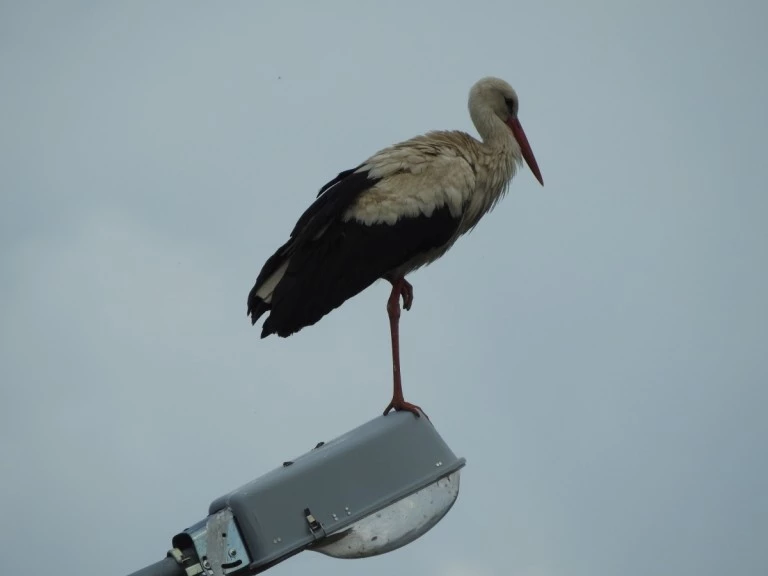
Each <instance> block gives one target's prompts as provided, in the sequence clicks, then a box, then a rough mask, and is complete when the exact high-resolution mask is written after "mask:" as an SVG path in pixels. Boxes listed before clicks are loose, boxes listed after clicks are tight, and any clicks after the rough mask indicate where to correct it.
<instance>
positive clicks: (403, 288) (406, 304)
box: [400, 278, 413, 310]
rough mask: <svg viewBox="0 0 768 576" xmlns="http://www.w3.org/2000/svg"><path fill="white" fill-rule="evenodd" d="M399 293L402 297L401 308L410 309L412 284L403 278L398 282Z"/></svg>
mask: <svg viewBox="0 0 768 576" xmlns="http://www.w3.org/2000/svg"><path fill="white" fill-rule="evenodd" d="M400 295H401V296H402V297H403V308H405V309H406V310H410V309H411V306H412V305H413V285H411V283H410V282H408V280H406V279H405V278H403V280H402V282H401V283H400Z"/></svg>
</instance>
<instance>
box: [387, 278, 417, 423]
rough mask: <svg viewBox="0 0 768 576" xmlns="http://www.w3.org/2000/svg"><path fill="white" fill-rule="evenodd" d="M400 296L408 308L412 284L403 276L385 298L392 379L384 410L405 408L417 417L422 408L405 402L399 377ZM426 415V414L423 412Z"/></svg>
mask: <svg viewBox="0 0 768 576" xmlns="http://www.w3.org/2000/svg"><path fill="white" fill-rule="evenodd" d="M400 296H402V297H403V305H404V306H405V309H406V310H409V309H410V307H411V304H412V303H413V286H411V285H410V283H408V282H407V281H406V280H405V278H398V279H397V280H395V281H394V282H392V292H391V293H390V295H389V300H387V314H388V315H389V331H390V334H391V336H392V376H393V380H394V385H393V391H392V401H391V402H390V403H389V405H388V406H387V408H386V410H384V414H385V415H386V414H388V413H389V411H390V410H392V409H395V410H397V411H401V410H407V411H408V412H413V413H414V414H415V415H416V416H417V417H418V416H420V415H421V413H423V410H421V408H419V407H418V406H416V405H415V404H411V403H410V402H406V401H405V398H404V397H403V384H402V381H401V379H400ZM424 415H425V416H426V414H424Z"/></svg>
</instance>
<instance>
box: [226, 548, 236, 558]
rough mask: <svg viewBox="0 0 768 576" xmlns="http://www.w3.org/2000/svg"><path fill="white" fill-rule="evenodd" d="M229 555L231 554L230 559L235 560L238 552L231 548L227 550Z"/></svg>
mask: <svg viewBox="0 0 768 576" xmlns="http://www.w3.org/2000/svg"><path fill="white" fill-rule="evenodd" d="M227 554H229V557H230V558H234V557H235V556H237V550H235V549H234V548H230V549H229V550H227Z"/></svg>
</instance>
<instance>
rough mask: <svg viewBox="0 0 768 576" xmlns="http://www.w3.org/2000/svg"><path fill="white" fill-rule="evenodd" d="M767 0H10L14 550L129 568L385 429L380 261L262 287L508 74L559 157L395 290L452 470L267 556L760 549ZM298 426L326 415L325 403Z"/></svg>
mask: <svg viewBox="0 0 768 576" xmlns="http://www.w3.org/2000/svg"><path fill="white" fill-rule="evenodd" d="M766 22H768V4H766V3H765V2H763V1H760V0H754V1H751V2H749V1H740V2H739V1H734V2H722V1H721V2H712V1H708V0H698V1H679V2H666V1H665V2H662V1H660V0H643V1H636V2H634V1H633V2H629V1H623V2H609V1H607V0H604V1H597V0H586V1H582V2H570V1H568V0H561V1H546V0H542V1H540V2H528V3H522V2H509V1H504V2H502V1H499V2H489V1H488V2H481V1H475V2H472V3H470V2H466V1H465V2H453V1H448V0H442V1H439V2H438V1H436V0H432V1H425V2H412V1H405V0H391V1H389V2H378V3H372V2H359V1H353V0H349V1H331V0H328V1H325V2H314V1H309V0H307V1H303V2H288V1H282V2H277V1H270V2H234V1H233V2H227V3H203V2H180V1H176V2H172V1H167V2H162V3H156V2H148V1H136V2H106V1H99V2H95V1H88V2H84V1H81V2H76V1H69V2H39V1H35V0H25V1H23V2H22V1H16V2H9V1H0V194H1V195H0V266H1V268H0V270H1V271H2V272H1V275H0V483H1V484H2V487H3V490H2V491H0V510H2V516H3V521H2V522H0V551H2V558H3V569H4V571H5V572H6V573H8V574H22V573H24V574H30V573H35V574H44V573H57V574H58V573H72V574H80V575H82V576H103V575H106V574H117V575H120V574H126V573H129V572H132V571H133V570H136V569H138V568H141V567H143V566H145V565H146V564H149V563H151V562H154V561H156V560H159V559H160V558H161V557H162V556H163V555H164V554H165V552H166V551H167V549H168V548H169V547H170V538H171V537H172V536H173V534H175V533H176V532H178V531H180V530H182V529H183V528H185V527H186V526H188V525H191V524H192V523H194V522H196V521H197V520H199V519H202V518H203V517H204V516H205V514H206V512H207V507H208V504H209V503H210V501H211V500H213V499H214V498H216V497H218V496H219V495H221V494H224V493H226V492H228V491H230V490H231V489H234V488H236V487H238V486H240V485H241V484H243V483H245V482H247V481H249V480H250V479H252V478H254V477H256V476H259V475H261V474H263V473H265V472H267V471H269V470H271V469H272V468H274V467H275V466H278V465H279V464H280V463H281V462H282V461H283V460H285V459H288V458H290V457H293V456H296V455H298V454H301V453H303V452H305V451H306V450H308V449H310V448H311V447H313V446H314V445H315V443H316V442H317V441H319V440H328V439H330V438H333V437H335V436H337V435H339V434H342V433H344V432H346V431H347V430H349V429H351V428H353V427H355V426H357V425H359V424H361V423H363V422H365V421H367V420H369V419H371V418H374V417H376V416H377V415H378V414H379V413H380V411H381V410H382V409H383V408H384V406H385V405H386V403H387V402H388V401H389V397H390V393H391V389H390V386H391V372H390V351H389V334H388V324H387V318H386V313H385V301H386V298H387V295H388V292H389V286H388V284H386V283H384V282H382V283H378V284H376V285H374V286H373V287H372V288H370V289H369V290H367V291H366V292H365V293H363V294H362V295H360V296H358V297H356V298H355V299H353V300H352V301H350V302H348V303H346V304H345V305H344V306H343V307H342V308H341V309H339V310H337V311H335V312H334V313H333V314H331V315H330V316H327V317H326V318H324V319H323V320H322V322H320V323H319V324H317V325H316V326H314V327H312V328H308V329H306V330H304V331H303V332H301V333H300V334H298V335H295V336H293V337H291V338H289V339H287V340H283V339H277V338H274V337H272V338H269V339H267V340H263V341H262V340H260V339H259V330H258V329H255V328H252V327H251V326H250V324H249V322H248V320H247V319H246V315H245V300H246V296H247V294H248V291H249V290H250V288H251V286H252V284H253V281H254V280H255V278H256V275H257V273H258V271H259V269H260V267H261V265H262V264H263V262H264V260H265V259H266V258H267V257H268V256H269V255H270V254H271V253H272V252H273V250H274V249H275V248H276V247H277V246H279V245H280V244H282V242H283V241H284V240H285V239H286V237H287V234H288V233H289V232H290V230H291V228H292V226H293V224H294V223H295V221H296V219H297V218H298V216H299V215H300V214H301V212H302V211H303V210H304V209H305V207H306V206H308V205H309V203H310V202H311V201H312V200H313V198H314V196H315V194H316V192H317V190H318V189H319V188H320V186H322V185H323V184H324V183H325V182H327V181H328V180H329V179H331V178H333V177H334V176H335V175H336V174H337V173H338V172H339V171H341V170H344V169H346V168H350V167H353V166H355V165H356V164H357V163H359V162H360V161H362V160H364V159H365V158H366V157H368V156H369V155H370V154H372V153H373V152H375V151H376V150H378V149H380V148H382V147H384V146H386V145H389V144H391V143H394V142H397V141H400V140H403V139H406V138H409V137H411V136H414V135H417V134H419V133H421V132H423V131H426V130H430V129H464V130H468V131H470V132H472V133H474V129H473V128H472V125H471V121H470V119H469V116H468V114H467V110H466V98H467V94H468V91H469V88H470V86H471V85H472V83H473V82H475V81H476V80H478V79H479V78H481V77H483V76H485V75H497V76H500V77H502V78H504V79H506V80H507V81H509V82H510V83H511V84H512V85H513V86H514V87H515V88H516V90H517V91H518V94H519V97H520V103H521V104H520V118H521V121H522V123H523V126H524V127H525V129H526V132H527V134H528V137H529V140H530V142H531V144H532V146H533V149H534V152H535V154H536V157H537V159H538V162H539V165H540V167H541V170H542V173H543V176H544V181H545V187H544V188H541V187H540V186H539V185H538V184H537V183H536V181H535V179H534V178H533V176H532V175H531V173H530V171H528V170H527V169H524V170H522V171H521V172H520V173H519V174H518V175H517V176H516V178H515V179H514V181H513V184H512V188H511V193H510V195H509V196H508V197H507V198H506V199H505V200H504V201H503V202H502V203H501V204H500V205H499V206H498V207H497V208H496V210H495V211H494V212H493V213H492V214H490V215H489V216H488V217H486V218H485V219H484V220H483V221H482V222H481V224H480V225H479V226H478V228H477V229H476V230H475V231H474V232H473V233H472V234H471V235H469V236H467V237H464V238H463V239H462V240H461V241H459V243H458V244H457V245H456V246H455V247H454V248H453V249H452V250H451V251H450V252H449V253H448V254H447V255H446V257H444V258H443V259H442V260H441V261H439V262H438V263H436V264H434V265H432V266H430V267H428V268H426V269H422V270H420V271H418V272H417V273H415V274H414V275H413V276H412V277H411V278H410V280H411V281H412V282H413V284H414V288H415V302H414V307H413V309H412V310H411V311H410V312H407V313H404V315H403V319H402V328H401V338H402V346H403V351H402V366H403V374H404V386H405V391H406V397H407V398H408V399H409V400H411V401H413V402H416V403H417V404H420V405H422V406H423V407H424V408H425V410H426V411H427V412H428V413H429V415H430V416H431V418H432V421H433V423H434V424H435V425H436V427H437V429H438V430H439V431H440V433H441V434H442V436H443V437H444V439H445V440H446V441H447V442H448V443H449V445H450V446H451V448H452V449H453V450H454V451H455V452H456V453H457V454H458V455H459V456H464V457H466V458H467V467H466V468H465V470H464V471H463V473H462V489H461V494H460V496H459V500H458V502H457V504H456V506H455V507H454V508H453V510H452V511H451V512H450V513H449V514H448V516H446V518H445V519H444V520H443V521H442V522H441V523H440V524H439V525H438V526H437V527H435V528H434V529H433V530H432V531H431V532H429V533H428V534H427V535H426V536H424V537H423V538H422V539H421V540H419V541H417V542H415V543H413V544H411V545H409V546H407V547H405V548H403V549H401V550H399V551H396V552H393V553H391V554H387V555H384V556H381V557H377V558H374V559H368V560H356V561H341V560H335V559H331V558H326V557H324V556H321V555H317V554H312V553H304V554H300V555H299V556H297V557H294V558H292V559H290V560H288V561H287V562H284V563H283V564H281V565H279V566H277V567H275V568H273V569H272V570H271V572H270V574H274V575H275V576H279V575H280V574H283V575H292V574H297V573H300V572H302V571H310V570H311V571H313V574H317V575H319V576H327V575H331V574H333V575H334V576H340V575H341V576H344V575H350V576H352V575H354V576H357V575H359V574H361V573H364V574H366V576H383V575H389V574H393V573H398V574H425V575H428V576H433V575H434V576H496V575H498V576H507V575H519V576H610V575H621V576H649V575H654V576H662V575H670V576H687V575H690V576H707V575H712V576H721V575H723V574H738V575H743V576H746V575H764V574H766V570H768V551H767V550H768V494H766V490H767V488H766V487H768V448H767V447H766V446H767V444H766V439H767V438H768V417H766V406H768V391H767V390H768V387H767V386H766V384H767V383H768V301H767V300H768V299H767V297H766V295H768V225H767V224H766V220H767V219H768V189H767V187H766V184H765V178H764V175H763V174H764V170H765V166H766V160H765V153H766V134H767V133H768V114H766V103H767V102H768V68H767V67H766V64H765V55H766V54H767V53H768V36H766V34H765V26H766ZM310 422H312V424H309V423H310Z"/></svg>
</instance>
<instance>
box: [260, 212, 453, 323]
mask: <svg viewBox="0 0 768 576" xmlns="http://www.w3.org/2000/svg"><path fill="white" fill-rule="evenodd" d="M458 225H459V219H458V218H455V217H454V216H452V215H451V213H450V211H449V209H448V207H447V206H443V207H441V208H438V209H436V210H435V211H434V212H433V213H432V215H431V216H429V217H427V216H424V215H421V216H418V217H408V218H401V219H400V220H398V221H397V222H396V223H395V224H392V225H390V224H384V223H382V224H373V225H367V224H363V223H360V222H357V221H354V220H350V221H347V222H341V221H337V222H334V223H333V224H332V225H331V226H330V227H329V228H328V229H327V230H326V231H325V233H324V234H323V235H322V236H321V237H320V238H319V239H317V240H311V241H309V242H307V243H306V244H304V245H303V246H302V247H301V249H299V250H297V251H296V252H295V253H294V254H293V255H292V256H291V262H290V264H289V266H288V269H287V270H286V272H285V275H284V276H283V278H282V280H281V281H280V283H279V284H278V286H277V288H276V289H275V291H274V293H273V295H272V309H271V312H270V315H269V317H268V318H267V320H266V321H265V322H264V326H263V330H262V334H261V335H262V338H264V337H265V336H268V335H270V334H277V335H278V336H282V337H285V336H289V335H291V334H293V333H295V332H298V331H299V330H301V329H302V328H304V327H306V326H311V325H312V324H314V323H315V322H317V321H318V320H320V319H321V318H322V317H323V316H325V315H326V314H328V313H329V312H330V311H332V310H334V309H335V308H338V307H339V306H340V305H341V304H342V303H344V302H345V301H346V300H348V299H350V298H352V297H353V296H355V295H357V294H359V293H360V292H362V291H363V290H365V289H366V288H367V287H368V286H370V285H371V284H373V283H374V282H375V281H376V280H378V279H379V278H382V277H385V276H386V274H387V273H388V272H390V271H391V270H393V269H395V268H397V267H398V266H400V265H402V264H404V263H405V262H407V261H408V260H410V259H411V258H413V257H415V256H417V255H418V254H421V253H424V252H427V251H429V250H431V249H434V248H437V247H440V246H442V245H444V244H445V243H446V242H448V241H449V240H450V238H451V237H452V236H453V234H454V233H455V232H456V229H457V228H458Z"/></svg>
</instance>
